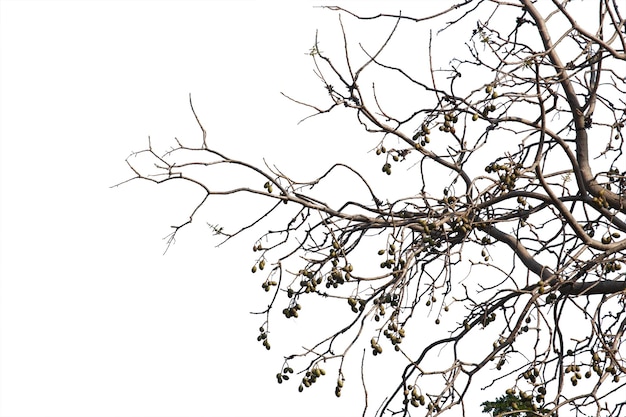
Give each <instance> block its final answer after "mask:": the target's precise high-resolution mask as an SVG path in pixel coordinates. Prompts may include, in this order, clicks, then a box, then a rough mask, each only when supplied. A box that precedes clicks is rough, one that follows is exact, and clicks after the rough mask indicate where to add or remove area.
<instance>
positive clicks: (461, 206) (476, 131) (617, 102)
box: [127, 0, 626, 416]
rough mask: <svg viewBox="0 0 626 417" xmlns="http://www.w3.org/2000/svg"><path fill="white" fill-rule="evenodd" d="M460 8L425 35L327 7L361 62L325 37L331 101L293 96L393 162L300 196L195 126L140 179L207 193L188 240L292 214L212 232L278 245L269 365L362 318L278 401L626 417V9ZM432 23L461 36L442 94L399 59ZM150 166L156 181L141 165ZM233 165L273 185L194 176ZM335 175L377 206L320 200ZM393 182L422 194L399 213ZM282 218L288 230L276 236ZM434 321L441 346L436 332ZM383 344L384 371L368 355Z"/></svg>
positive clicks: (258, 252)
mask: <svg viewBox="0 0 626 417" xmlns="http://www.w3.org/2000/svg"><path fill="white" fill-rule="evenodd" d="M441 4H442V6H440V7H441V10H440V12H438V13H435V14H432V15H429V16H413V17H412V16H407V15H404V13H398V14H380V15H377V16H363V15H359V14H357V11H356V10H350V11H348V10H344V9H342V8H339V7H328V8H327V9H329V10H330V11H329V13H330V12H335V13H336V14H337V15H338V17H339V18H338V20H337V25H339V26H340V27H341V30H342V34H343V38H340V39H336V42H337V44H339V45H342V49H341V50H342V51H343V52H342V53H341V54H339V55H333V56H329V55H327V54H326V53H325V52H324V47H323V45H321V44H319V43H318V41H317V38H316V41H315V44H314V45H313V47H312V48H311V50H310V56H311V59H312V65H313V68H314V70H315V72H316V74H317V76H318V77H319V83H320V87H319V88H320V90H322V89H323V90H324V91H325V92H326V96H325V97H327V98H326V101H325V102H316V103H311V101H310V100H307V99H306V98H304V99H303V98H300V97H298V92H297V91H296V92H285V97H286V98H287V99H290V100H292V101H294V102H295V103H297V104H294V105H304V106H307V107H308V108H309V109H310V110H311V117H313V118H314V120H317V121H318V122H320V121H323V118H324V117H327V116H326V113H329V112H335V111H343V112H344V114H346V113H347V111H346V109H348V110H349V112H351V113H352V114H353V115H354V117H355V120H356V122H357V123H359V124H360V125H361V126H362V127H363V129H365V130H366V131H367V132H370V133H371V135H370V136H371V138H372V140H371V142H369V143H355V144H354V149H362V151H363V152H367V151H373V152H375V153H376V155H378V157H377V158H378V159H377V160H378V161H380V163H379V164H378V165H376V166H374V167H372V168H373V169H372V170H371V172H363V171H361V172H359V171H357V169H355V168H354V167H353V166H350V165H348V164H334V165H332V166H330V167H328V168H327V170H326V171H325V172H323V173H321V175H320V176H319V178H316V179H314V180H312V181H306V182H298V181H296V180H294V179H293V178H295V177H294V176H293V175H291V176H290V175H289V174H287V173H283V172H281V171H280V170H278V169H277V168H274V167H272V166H255V165H253V164H250V163H247V162H245V161H242V160H238V159H236V158H231V157H230V156H226V155H224V154H223V153H221V152H220V150H219V149H213V148H212V147H211V146H210V144H209V143H207V141H206V132H205V129H204V127H203V126H202V123H201V120H199V118H198V117H196V118H197V119H198V124H199V126H200V128H201V129H202V133H203V142H202V144H201V146H190V145H186V144H183V143H181V142H180V141H178V140H177V141H176V144H175V147H174V148H173V149H172V150H170V151H169V152H167V153H165V154H163V155H161V154H158V153H157V152H156V151H155V149H153V148H152V146H150V147H149V148H148V149H146V150H143V151H141V152H139V153H136V154H133V155H131V156H130V157H129V158H128V160H127V162H128V164H129V166H130V167H131V169H133V171H134V173H135V175H136V177H134V178H133V179H135V178H137V179H145V180H149V181H154V182H157V183H163V182H167V181H170V180H173V179H177V180H179V181H180V180H181V179H182V180H185V181H189V182H192V183H194V184H196V185H198V186H199V187H201V189H202V190H203V192H204V196H203V198H202V201H201V202H200V204H199V205H198V206H197V207H194V208H192V211H191V215H190V217H189V221H188V222H186V223H185V224H183V225H180V226H177V227H176V228H175V229H174V233H173V234H172V235H171V239H173V238H174V237H175V235H176V232H177V231H178V230H180V228H181V227H183V226H185V225H187V224H189V223H191V222H192V221H193V220H194V216H196V214H197V211H198V209H199V208H200V207H202V206H203V205H204V204H205V203H208V202H211V204H221V202H223V201H225V196H231V197H232V195H234V194H242V193H243V194H246V195H249V198H250V199H254V198H261V199H265V200H268V199H269V200H270V201H274V202H275V204H274V205H272V206H271V208H270V209H269V210H268V211H263V212H259V213H257V214H256V215H255V216H256V217H255V220H254V221H253V222H251V223H249V224H244V225H234V227H235V228H234V229H233V230H229V227H233V225H225V226H224V227H221V226H220V227H218V226H213V229H214V232H216V233H218V234H220V235H222V236H223V237H224V238H225V239H226V240H229V239H231V238H233V237H236V236H238V235H240V234H241V233H242V232H244V231H247V230H248V229H251V230H257V233H259V234H260V235H259V237H258V239H257V240H255V241H254V242H252V246H253V250H254V253H253V254H252V255H251V259H255V260H254V261H253V262H254V267H253V271H252V272H256V274H257V275H255V277H256V278H260V280H261V283H262V288H263V289H264V290H265V291H267V292H268V293H270V295H269V299H270V302H269V306H268V308H267V310H266V311H264V312H263V314H262V315H261V316H254V317H261V323H260V324H261V328H260V332H259V335H258V340H259V342H260V343H262V344H263V346H265V347H266V348H267V349H269V347H270V344H269V338H268V336H269V330H270V326H271V325H272V323H273V322H274V321H275V320H281V319H285V318H287V319H289V320H298V316H299V315H300V316H301V315H303V314H305V313H306V312H307V305H311V308H325V307H320V306H325V305H329V306H330V305H332V306H337V305H339V306H340V308H341V309H343V310H344V313H343V314H342V315H340V316H337V317H336V318H337V319H336V321H335V322H333V323H326V322H325V323H320V326H325V328H327V329H328V332H329V335H328V337H327V338H325V339H323V340H319V341H318V343H316V344H313V345H311V346H307V349H305V350H302V351H300V352H294V353H293V354H291V355H290V356H287V357H286V358H285V363H283V364H277V367H278V368H279V373H278V374H277V379H278V381H279V382H282V381H283V380H286V379H290V378H291V380H290V381H288V382H289V383H294V380H295V384H294V385H295V386H296V387H297V388H298V389H299V390H300V391H302V390H304V389H307V388H308V387H310V386H311V385H312V384H314V383H315V382H316V381H317V380H318V379H320V378H322V377H323V376H324V375H325V374H327V373H328V374H330V373H331V372H332V374H334V375H335V376H334V377H330V378H337V385H336V389H335V395H337V396H340V395H341V392H342V388H343V387H344V383H345V384H356V385H361V384H362V385H363V387H362V389H364V393H365V396H364V397H365V402H364V404H365V405H364V408H365V410H364V411H363V413H364V414H366V413H372V414H373V413H376V414H377V415H388V414H394V413H400V414H403V415H407V414H410V415H444V414H446V415H457V416H458V415H476V413H477V410H475V409H473V410H469V409H466V407H465V403H466V402H467V398H466V397H467V395H466V394H467V393H468V392H470V388H473V387H474V385H476V384H479V383H480V384H482V386H484V385H489V384H491V385H493V386H497V387H505V388H506V391H507V393H509V394H515V395H518V396H519V397H520V398H522V399H527V400H528V399H532V404H533V406H532V408H531V409H530V410H529V411H528V413H529V414H528V415H557V414H558V415H567V416H579V415H580V416H582V415H597V416H608V415H611V416H618V415H625V414H626V407H625V404H626V400H625V399H626V382H625V381H626V359H625V357H624V356H625V353H626V350H625V348H624V331H625V330H626V311H625V306H626V291H625V289H626V279H625V276H626V274H625V273H624V272H623V271H624V270H626V268H623V267H624V263H625V262H626V238H625V237H624V234H625V233H626V157H625V156H624V153H623V152H624V135H623V131H624V123H625V120H626V113H625V112H626V103H625V100H624V99H625V97H626V82H625V76H626V53H625V44H626V31H625V17H624V14H623V12H624V10H623V9H624V6H625V5H624V4H623V3H622V2H620V1H617V0H597V1H584V2H583V1H567V0H538V1H531V0H519V1H514V0H511V1H497V0H467V1H463V2H459V3H458V4H455V5H454V6H452V7H449V5H450V3H448V2H441ZM444 4H445V5H446V6H443V5H444ZM619 6H622V7H621V9H620V7H619ZM407 7H410V6H409V4H407ZM355 8H358V5H355ZM418 9H419V8H418ZM348 21H350V23H351V24H355V25H357V24H358V25H373V24H381V23H384V22H386V23H387V26H386V27H387V28H388V31H387V32H386V33H382V32H381V33H380V39H379V43H378V45H377V46H376V47H375V48H372V47H371V46H366V45H364V44H360V43H359V42H358V39H357V40H353V39H351V36H350V33H349V31H348V30H347V29H346V27H347V26H346V24H347V22H348ZM578 22H585V23H584V24H583V23H581V24H579V23H578ZM589 22H591V23H589ZM433 23H436V24H437V25H438V27H439V29H440V32H436V31H435V32H432V33H430V32H429V31H428V30H426V29H424V31H423V32H422V35H423V37H424V39H426V42H428V45H429V49H428V51H422V52H421V57H422V58H421V61H428V63H427V65H429V66H430V71H429V72H430V73H429V75H428V77H427V78H424V77H423V76H420V75H419V74H417V72H418V71H416V70H415V68H412V67H411V65H410V64H406V62H408V61H404V63H403V64H402V66H398V65H397V64H396V62H400V60H399V59H396V58H398V57H394V56H393V54H389V53H387V51H388V50H389V49H390V48H392V47H393V46H394V45H408V46H410V45H411V42H412V41H411V39H402V37H401V33H402V32H401V28H407V29H412V30H420V28H422V26H424V25H426V24H428V25H432V24H433ZM378 27H379V26H378ZM450 31H455V33H456V34H457V40H458V44H457V45H455V46H454V51H453V52H452V53H451V52H449V51H443V52H442V54H448V55H450V54H451V55H450V56H449V57H446V59H450V61H449V62H448V63H447V64H446V66H445V67H442V66H435V64H433V62H434V61H435V59H436V58H437V51H439V50H441V48H439V47H437V36H438V35H439V34H441V35H444V34H446V33H449V32H450ZM357 57H358V58H357ZM386 77H393V78H394V80H400V82H401V83H403V84H402V85H403V88H402V90H401V91H397V94H405V93H406V94H408V92H410V94H413V95H415V96H419V98H420V99H419V100H416V101H414V106H415V108H407V109H404V110H401V111H398V110H397V108H393V107H394V106H393V105H392V103H391V100H390V98H391V97H392V95H390V94H389V92H388V91H384V87H379V86H380V85H383V86H384V85H385V83H384V81H385V80H386ZM392 108H393V111H392V110H390V109H392ZM192 109H193V107H192ZM341 109H343V110H341ZM195 114H196V113H195V112H194V115H195ZM309 122H310V121H307V123H309ZM343 140H349V138H344V139H343ZM359 147H362V148H359ZM181 155H184V157H183V156H181ZM140 157H141V158H140ZM146 157H147V158H149V159H151V160H153V161H154V164H153V166H152V168H151V169H144V168H141V167H139V165H138V164H137V163H136V161H138V160H140V159H142V158H144V159H145V158H146ZM181 161H184V162H181ZM222 165H229V166H230V167H235V168H237V169H239V170H241V172H242V176H247V177H246V178H257V179H256V180H255V182H254V184H252V185H251V184H250V183H248V184H245V185H241V186H236V187H230V186H225V187H224V188H222V189H219V184H216V183H215V181H213V182H212V183H211V188H210V189H209V187H208V185H207V184H206V183H205V182H204V181H202V180H201V179H198V177H197V176H194V174H195V173H196V172H197V171H198V168H202V169H203V170H211V169H214V168H215V167H217V166H222ZM407 173H410V178H411V180H410V182H409V181H407V180H406V179H407V178H409V176H407V175H406V174H407ZM335 175H343V176H344V177H349V178H351V181H352V180H356V181H358V182H359V184H360V185H359V186H360V187H362V189H363V190H366V192H367V194H368V195H369V197H368V199H365V200H363V201H351V200H346V201H344V202H343V204H340V205H331V204H326V203H325V202H324V201H322V200H321V199H320V198H319V197H317V196H314V194H313V192H314V191H315V190H316V189H317V187H320V186H322V184H325V183H328V182H332V181H333V178H334V177H335ZM387 175H391V177H389V180H390V181H391V182H393V183H394V184H395V185H396V186H397V187H399V188H400V189H401V190H402V191H403V192H404V194H405V195H403V196H402V197H400V198H398V197H393V198H390V196H389V195H387V191H386V189H383V188H380V187H376V186H374V185H373V183H372V182H371V181H370V180H368V178H371V177H373V176H379V177H380V176H385V178H386V176H387ZM395 176H397V178H398V179H397V180H395V182H394V178H395ZM335 184H340V183H335ZM352 184H353V183H352ZM257 185H258V186H257ZM335 187H341V185H335ZM346 195H348V193H346ZM249 210H250V209H248V211H249ZM270 215H271V216H273V218H274V219H276V218H278V219H282V221H283V227H282V228H281V229H279V230H270V231H266V229H265V230H262V229H263V220H264V219H265V217H266V216H270ZM259 229H261V230H259ZM252 257H254V258H252ZM622 268H623V269H622ZM259 276H260V277H259ZM281 312H282V314H281ZM311 314H313V313H311ZM281 316H284V317H281ZM425 322H428V323H429V326H430V325H431V324H432V326H430V327H429V328H432V329H434V330H433V331H431V330H428V331H426V332H423V331H420V326H425V325H424V323H425ZM435 323H436V324H435ZM335 326H337V327H335ZM274 336H275V335H273V336H272V337H274ZM364 345H365V346H366V347H367V355H374V356H377V358H370V357H367V358H361V355H362V354H363V347H364ZM393 355H396V356H394V357H397V358H402V359H403V361H404V363H405V367H404V370H403V371H402V372H400V373H399V374H395V375H394V374H390V375H387V377H386V379H387V382H388V383H387V387H388V389H389V392H388V393H387V394H388V395H387V396H386V397H385V400H384V401H383V403H382V404H371V401H369V402H368V398H370V399H371V397H372V394H371V393H369V394H368V390H367V388H368V387H367V384H366V383H365V382H363V383H362V382H361V381H362V380H363V381H366V380H367V363H370V362H371V361H385V360H389V359H390V358H388V356H393ZM351 356H354V357H357V358H358V360H359V361H361V360H363V363H365V367H364V369H363V375H359V374H358V371H357V374H356V375H351V374H349V373H348V370H347V367H345V366H344V364H345V360H346V358H348V357H351ZM378 356H381V357H378ZM331 369H332V371H331ZM478 375H481V377H480V379H479V377H478ZM485 378H487V381H488V382H486V383H485V382H484V381H485ZM491 381H493V383H491ZM505 388H503V389H502V390H501V391H502V393H504V391H505ZM294 395H296V394H294ZM331 395H332V394H331ZM449 410H451V411H450V412H449V413H448V411H449Z"/></svg>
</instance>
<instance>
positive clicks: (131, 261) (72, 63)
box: [0, 0, 478, 417]
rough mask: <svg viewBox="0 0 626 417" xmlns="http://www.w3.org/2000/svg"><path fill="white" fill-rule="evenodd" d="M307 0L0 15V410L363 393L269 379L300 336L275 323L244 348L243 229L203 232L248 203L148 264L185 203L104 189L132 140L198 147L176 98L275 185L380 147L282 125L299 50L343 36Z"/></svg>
mask: <svg viewBox="0 0 626 417" xmlns="http://www.w3.org/2000/svg"><path fill="white" fill-rule="evenodd" d="M294 3H297V5H294ZM315 4H317V3H311V2H291V3H277V2H247V1H233V2H219V1H211V2H209V1H207V2H199V1H197V2H183V1H178V2H167V1H159V2H157V1H124V2H122V1H106V2H105V1H82V2H78V1H67V2H62V1H39V2H38V1H9V0H4V1H2V2H1V3H0V18H1V22H0V30H1V32H0V35H1V36H0V41H1V47H0V53H1V61H0V63H1V65H2V67H1V72H0V76H1V86H0V94H1V120H0V129H1V131H0V137H1V140H2V142H1V148H0V157H1V163H0V169H1V177H0V179H1V184H0V191H1V193H2V194H1V200H0V202H1V225H0V226H1V229H0V237H1V252H0V256H1V258H0V278H1V283H0V285H1V286H0V415H1V416H3V417H8V416H15V417H17V416H42V417H44V416H45V417H48V416H63V417H70V416H175V415H176V416H218V415H219V416H244V415H254V416H264V415H267V416H269V415H272V416H280V415H285V416H287V415H292V416H295V415H301V416H305V415H359V414H360V412H361V409H362V406H363V399H362V392H360V390H359V387H358V386H355V387H354V388H348V387H346V390H345V392H344V394H345V395H344V397H345V398H342V399H341V400H337V399H336V398H335V397H334V395H333V387H334V377H329V381H327V382H326V384H325V385H320V386H316V387H313V388H312V389H310V390H307V391H305V393H303V394H298V393H297V392H296V386H297V385H296V384H289V385H287V386H279V385H278V384H276V380H275V377H274V374H275V373H276V372H277V369H279V368H280V363H281V359H280V358H281V357H282V355H281V354H286V353H291V352H290V351H288V349H287V348H283V347H281V344H280V343H281V341H282V343H283V346H284V345H289V343H290V342H291V343H292V344H293V343H295V345H294V346H296V347H297V346H299V345H298V343H299V341H293V340H292V341H290V340H289V334H290V332H296V331H297V330H302V329H296V327H297V326H298V324H293V323H289V324H287V325H285V326H286V327H285V329H283V331H284V332H283V333H281V334H278V335H276V336H275V337H274V336H272V337H273V339H274V340H275V341H274V343H273V345H274V346H275V348H273V349H272V351H270V352H266V351H265V349H263V347H262V346H261V345H260V343H258V342H256V340H255V338H256V335H257V328H258V326H259V324H260V321H261V320H260V319H259V318H258V316H252V315H250V312H251V311H258V310H262V309H263V308H264V306H265V305H266V303H267V299H266V298H264V294H265V293H263V292H262V291H261V289H260V282H258V281H255V280H254V279H253V278H251V277H250V274H249V270H250V267H251V263H250V262H251V261H252V259H253V258H252V255H251V251H250V247H251V245H252V243H253V238H254V237H255V236H252V235H248V236H247V240H246V239H242V240H241V241H240V242H239V241H238V242H233V243H228V244H227V245H225V246H222V247H221V248H219V249H216V248H215V245H216V244H218V243H219V242H220V240H218V239H217V238H216V237H214V236H212V235H211V233H210V230H209V229H208V228H207V227H206V225H205V223H206V221H209V222H214V223H220V224H222V223H226V224H228V221H229V220H236V218H237V215H238V214H237V213H238V212H240V211H241V210H245V209H246V207H241V206H227V207H223V206H222V207H216V206H213V205H211V204H208V208H207V210H206V211H205V212H203V213H202V214H203V215H202V216H201V221H198V222H196V223H193V224H192V225H191V226H189V227H187V228H185V229H184V230H183V231H181V233H180V234H179V236H178V239H177V243H176V244H175V245H174V246H172V247H171V248H170V250H169V251H168V252H167V254H166V255H165V256H163V252H164V250H165V241H164V240H163V237H165V236H166V235H167V234H168V233H170V231H171V228H170V226H171V225H175V224H180V223H182V222H184V221H185V220H186V217H187V216H188V215H189V212H190V209H191V208H193V205H194V204H195V203H196V202H197V201H198V198H199V197H201V194H199V193H198V192H197V190H194V189H193V188H191V187H188V186H182V185H179V186H176V185H175V184H172V185H163V186H156V185H154V184H151V183H147V182H142V181H135V182H130V183H126V184H124V185H122V186H120V187H116V188H111V186H112V185H115V184H117V183H119V182H122V181H124V180H126V179H128V178H130V177H131V176H132V172H131V171H130V170H129V169H128V167H127V166H126V163H125V162H124V160H125V158H126V157H127V156H128V155H129V154H130V153H131V152H132V151H138V150H141V149H143V148H145V146H146V145H147V138H148V136H150V137H151V138H152V139H153V140H154V141H155V142H158V143H167V141H169V140H171V139H172V138H173V137H178V138H179V139H181V140H183V141H185V140H188V141H194V140H198V138H199V135H200V131H199V129H198V127H197V125H196V124H195V121H194V119H193V116H192V114H191V111H190V109H189V105H188V94H189V93H191V94H192V96H193V98H194V106H195V108H196V111H197V113H198V116H199V117H200V118H201V119H202V121H203V124H204V126H205V127H206V128H207V131H208V135H209V141H211V143H212V144H217V145H215V147H216V148H218V149H220V150H223V151H224V152H226V153H227V154H236V156H238V157H241V158H244V159H245V158H248V159H250V160H252V161H253V162H258V161H260V159H261V158H262V157H265V158H266V159H267V160H268V161H270V162H276V163H278V165H279V167H280V168H282V169H285V171H287V172H298V173H301V172H303V171H302V169H303V167H304V166H307V167H309V168H316V167H317V164H318V158H320V159H319V161H320V162H319V164H320V166H322V167H324V166H328V164H327V163H324V162H323V160H322V158H324V155H326V156H328V152H327V151H328V149H330V147H333V146H348V145H346V143H352V144H354V142H348V141H349V140H354V141H358V140H359V138H360V137H362V138H370V139H369V140H370V142H369V143H368V144H367V145H366V146H362V147H357V148H355V151H354V152H359V153H360V154H362V153H364V152H365V151H367V150H369V149H371V148H372V147H374V146H376V142H375V141H374V139H371V137H370V136H367V135H366V134H365V133H363V132H362V130H361V129H359V128H358V126H357V125H356V122H355V121H354V120H353V119H349V121H346V117H345V116H346V113H343V114H342V113H341V112H338V114H339V116H333V115H329V116H324V117H325V118H324V119H322V118H317V119H313V120H312V121H309V122H305V123H303V124H300V125H297V122H298V121H299V120H300V119H302V118H303V117H305V116H307V115H309V114H310V110H309V109H306V108H303V107H301V106H298V105H296V104H294V103H293V102H290V101H288V100H287V99H285V98H284V97H283V96H282V95H280V92H281V91H282V92H285V93H288V94H290V95H292V96H294V97H296V98H299V99H302V100H305V101H306V100H308V99H316V98H320V97H323V93H324V91H323V89H322V88H321V85H320V83H319V81H318V80H317V79H316V77H315V75H314V74H313V67H312V62H311V59H310V57H309V56H307V54H306V53H307V51H308V50H309V48H310V47H311V46H312V45H313V41H314V37H315V30H316V29H319V30H320V36H321V37H323V36H326V38H323V39H328V40H329V41H328V42H330V40H331V39H332V40H334V41H339V39H340V38H338V37H337V35H338V34H339V32H338V31H337V30H338V20H337V15H336V14H335V13H333V12H330V11H326V10H321V9H317V8H314V7H313V6H314V5H315ZM420 4H421V5H422V8H421V10H420V13H422V12H423V11H424V6H425V5H426V4H427V2H424V1H420ZM404 5H405V6H406V3H405V4H404ZM351 6H357V3H351V4H348V7H351ZM358 6H359V10H360V11H362V12H367V11H376V12H378V11H382V10H381V8H380V4H379V3H377V2H372V3H359V4H358ZM401 6H402V4H396V5H388V6H387V9H386V10H387V11H390V12H397V11H398V10H399V9H400V8H401ZM374 35H375V36H376V37H377V38H379V39H380V38H382V37H383V36H384V35H386V34H379V33H375V34H373V36H374ZM328 42H327V43H326V44H324V42H323V41H322V43H321V49H322V50H324V46H325V45H326V46H327V47H330V45H329V43H328ZM418 47H419V44H412V45H411V48H418ZM320 102H321V101H320ZM359 135H361V136H359ZM363 140H366V139H363ZM376 140H377V139H376ZM341 143H343V145H342V144H341ZM350 146H352V145H350ZM333 149H335V150H340V149H341V148H340V147H338V148H333ZM360 154H359V155H360ZM365 157H366V156H364V158H365ZM330 159H331V160H332V159H337V160H341V154H340V153H332V155H331V158H330ZM316 173H318V174H319V173H320V171H319V170H318V171H316ZM307 179H308V178H307ZM229 204H232V203H229ZM244 252H245V254H244ZM301 326H302V325H301ZM318 326H319V324H318ZM294 334H295V333H294ZM382 378H384V375H383V376H382ZM355 385H358V384H355ZM371 406H372V407H376V406H377V404H371ZM477 413H478V410H477Z"/></svg>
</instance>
